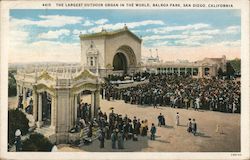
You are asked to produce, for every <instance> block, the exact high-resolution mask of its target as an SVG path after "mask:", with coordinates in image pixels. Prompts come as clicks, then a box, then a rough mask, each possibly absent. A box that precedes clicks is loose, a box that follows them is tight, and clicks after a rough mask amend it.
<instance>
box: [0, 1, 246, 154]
mask: <svg viewBox="0 0 250 160" xmlns="http://www.w3.org/2000/svg"><path fill="white" fill-rule="evenodd" d="M45 2H48V3H51V4H52V6H51V7H49V8H44V7H42V5H41V4H42V3H45ZM56 2H60V3H67V2H70V3H74V2H75V3H85V2H87V3H90V2H92V3H95V2H96V3H105V2H106V3H115V2H117V3H127V2H133V1H132V0H127V1H114V0H109V1H108V0H106V1H104V0H102V1H100V0H94V1H90V2H89V1H87V0H85V1H83V0H78V1H70V0H69V1H42V2H41V1H1V2H0V3H1V8H0V9H1V59H0V61H1V64H0V69H1V81H0V82H1V86H0V92H1V96H0V98H1V99H0V100H1V101H0V103H1V116H0V118H1V119H0V125H1V132H0V133H1V137H0V142H1V145H0V149H1V150H0V159H59V158H60V159H167V158H168V159H169V158H171V159H250V155H249V150H250V144H249V140H250V138H249V131H250V130H249V126H250V123H249V122H250V117H249V113H250V112H249V111H250V110H249V104H250V103H249V89H250V86H249V73H250V72H249V23H250V22H249V1H247V0H241V1H240V0H234V1H232V0H221V1H218V0H217V1H215V0H209V1H204V0H200V1H198V0H192V1H191V0H189V1H187V0H185V1H180V0H179V1H178V0H169V1H161V0H157V1H154V2H152V1H140V2H145V3H160V2H162V3H173V2H175V3H181V4H183V3H189V4H190V3H206V4H233V5H234V8H189V9H211V10H213V9H241V60H242V61H241V66H242V68H241V73H242V78H241V84H242V86H241V95H242V101H241V102H242V113H241V152H236V153H235V154H236V156H232V154H233V153H232V152H125V153H124V152H123V153H113V152H105V153H101V152H83V153H78V152H77V153H76V152H63V153H62V152H60V153H31V152H30V153H28V154H27V153H11V152H7V128H8V127H7V123H6V122H7V109H8V107H7V106H8V94H7V90H8V87H7V86H8V85H7V84H8V54H7V53H8V48H7V46H8V26H9V12H8V11H9V9H65V8H63V7H56V6H55V3H56ZM112 8H115V9H118V8H117V7H105V8H102V9H112ZM135 8H136V7H126V8H125V9H135ZM66 9H83V8H82V7H67V8H66ZM84 9H100V7H93V8H84ZM138 9H152V8H145V7H140V8H138ZM153 9H157V8H153ZM158 9H180V10H181V9H184V8H176V7H171V8H170V7H162V8H160V7H159V8H158ZM185 9H188V8H185ZM17 36H18V35H17Z"/></svg>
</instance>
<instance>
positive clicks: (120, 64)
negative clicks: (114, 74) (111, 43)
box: [113, 52, 128, 73]
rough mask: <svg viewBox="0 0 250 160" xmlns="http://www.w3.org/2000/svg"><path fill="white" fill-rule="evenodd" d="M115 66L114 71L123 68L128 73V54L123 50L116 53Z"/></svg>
mask: <svg viewBox="0 0 250 160" xmlns="http://www.w3.org/2000/svg"><path fill="white" fill-rule="evenodd" d="M113 67H114V71H121V70H122V71H124V73H127V68H128V62H127V58H126V56H125V55H124V54H123V53H121V52H118V53H116V55H115V56H114V59H113Z"/></svg>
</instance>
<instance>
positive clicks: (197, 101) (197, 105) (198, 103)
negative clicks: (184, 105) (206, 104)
mask: <svg viewBox="0 0 250 160" xmlns="http://www.w3.org/2000/svg"><path fill="white" fill-rule="evenodd" d="M199 108H200V98H199V97H197V98H196V99H195V110H197V111H199Z"/></svg>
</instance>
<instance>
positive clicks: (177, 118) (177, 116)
mask: <svg viewBox="0 0 250 160" xmlns="http://www.w3.org/2000/svg"><path fill="white" fill-rule="evenodd" d="M176 125H177V126H179V125H180V116H179V112H177V113H176Z"/></svg>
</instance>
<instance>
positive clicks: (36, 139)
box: [22, 133, 53, 152]
mask: <svg viewBox="0 0 250 160" xmlns="http://www.w3.org/2000/svg"><path fill="white" fill-rule="evenodd" d="M52 147H53V144H52V143H51V142H50V141H49V140H48V139H47V138H46V137H44V136H43V135H42V134H39V133H33V134H31V135H30V137H29V139H26V140H25V141H24V142H23V145H22V151H34V152H37V151H40V152H50V151H51V149H52Z"/></svg>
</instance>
